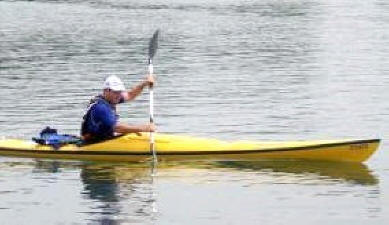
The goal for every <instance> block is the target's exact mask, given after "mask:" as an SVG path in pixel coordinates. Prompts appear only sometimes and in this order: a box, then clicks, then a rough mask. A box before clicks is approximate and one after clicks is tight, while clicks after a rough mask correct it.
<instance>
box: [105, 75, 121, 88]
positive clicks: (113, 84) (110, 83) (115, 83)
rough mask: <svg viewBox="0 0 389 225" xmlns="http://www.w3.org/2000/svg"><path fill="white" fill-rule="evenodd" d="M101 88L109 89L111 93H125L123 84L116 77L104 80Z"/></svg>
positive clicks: (112, 76)
mask: <svg viewBox="0 0 389 225" xmlns="http://www.w3.org/2000/svg"><path fill="white" fill-rule="evenodd" d="M103 88H104V89H111V90H113V91H125V90H126V88H125V87H124V84H123V82H122V81H121V80H120V78H119V77H117V76H115V75H111V76H109V77H107V78H106V79H105V81H104V85H103Z"/></svg>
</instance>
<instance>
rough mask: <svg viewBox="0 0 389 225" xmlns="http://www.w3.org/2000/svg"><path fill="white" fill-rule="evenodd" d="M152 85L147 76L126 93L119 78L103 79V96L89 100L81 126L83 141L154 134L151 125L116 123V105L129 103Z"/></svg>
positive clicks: (152, 82)
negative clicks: (147, 133) (145, 133)
mask: <svg viewBox="0 0 389 225" xmlns="http://www.w3.org/2000/svg"><path fill="white" fill-rule="evenodd" d="M153 84H154V77H153V76H152V75H149V76H148V77H147V78H146V79H145V80H144V81H142V82H141V83H139V84H138V85H137V86H135V87H133V88H132V89H131V90H130V91H126V89H125V87H124V84H123V82H122V81H121V80H120V78H119V77H117V76H115V75H112V76H109V77H107V78H106V79H105V81H104V85H103V94H102V95H99V96H96V97H94V98H93V99H91V101H90V103H89V106H88V109H87V112H86V113H85V115H84V117H83V121H82V125H81V136H82V138H83V140H85V141H97V140H104V139H107V138H110V137H113V136H115V135H116V134H128V133H139V132H154V131H155V126H154V124H153V123H149V124H142V125H128V124H124V123H120V122H119V121H118V119H119V116H118V115H117V114H116V105H117V104H120V103H124V102H127V101H131V100H133V99H135V98H136V97H137V96H138V95H139V94H140V93H142V91H143V89H144V88H145V87H147V86H148V87H150V86H152V85H153Z"/></svg>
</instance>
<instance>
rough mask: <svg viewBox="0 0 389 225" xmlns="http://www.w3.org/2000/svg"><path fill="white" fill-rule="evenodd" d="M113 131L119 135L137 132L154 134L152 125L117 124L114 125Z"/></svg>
mask: <svg viewBox="0 0 389 225" xmlns="http://www.w3.org/2000/svg"><path fill="white" fill-rule="evenodd" d="M114 131H115V132H116V133H120V134H128V133H139V132H154V131H155V126H154V124H145V125H128V124H123V123H117V124H116V125H115V128H114Z"/></svg>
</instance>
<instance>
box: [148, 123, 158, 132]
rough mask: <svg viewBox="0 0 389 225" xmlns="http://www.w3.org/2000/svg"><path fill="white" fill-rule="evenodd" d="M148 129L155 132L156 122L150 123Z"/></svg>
mask: <svg viewBox="0 0 389 225" xmlns="http://www.w3.org/2000/svg"><path fill="white" fill-rule="evenodd" d="M147 129H148V130H147V131H148V132H155V130H156V127H155V124H154V123H150V124H149V125H147Z"/></svg>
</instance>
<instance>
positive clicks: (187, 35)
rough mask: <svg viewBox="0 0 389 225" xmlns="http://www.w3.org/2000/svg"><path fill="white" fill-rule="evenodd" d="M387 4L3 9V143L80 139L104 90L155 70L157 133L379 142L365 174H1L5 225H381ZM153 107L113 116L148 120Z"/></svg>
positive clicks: (289, 167) (56, 169) (43, 166)
mask: <svg viewBox="0 0 389 225" xmlns="http://www.w3.org/2000/svg"><path fill="white" fill-rule="evenodd" d="M388 24H389V3H388V2H387V1H386V0H372V1H364V0H261V1H259V0H234V1H233V0H218V1H205V0H197V1H194V0H185V1H172V0H157V1H148V0H147V1H132V0H120V1H118V0H100V1H99V0H96V1H81V0H72V1H54V0H53V1H0V96H1V99H0V136H1V137H19V138H24V139H30V138H31V137H32V136H35V135H36V134H37V133H38V132H39V131H40V130H41V129H42V128H44V127H45V126H46V125H50V126H53V127H55V128H57V129H58V130H60V131H61V132H66V133H71V134H78V129H79V126H80V122H81V117H82V115H83V113H84V109H85V107H86V103H87V101H88V99H89V98H90V97H91V96H93V95H95V94H97V93H99V92H100V90H101V86H102V81H103V79H104V77H106V76H107V75H111V74H115V75H118V76H120V77H121V78H122V79H123V80H124V81H125V83H126V85H127V86H128V87H131V86H132V85H135V84H136V83H137V82H138V81H139V80H141V79H142V78H143V77H144V74H145V73H146V65H145V63H146V58H147V57H146V54H147V44H148V40H149V38H150V36H151V35H152V33H153V32H154V30H155V29H157V28H159V29H161V39H160V49H159V51H158V55H157V58H156V59H155V72H156V73H157V79H158V83H157V86H156V89H155V98H156V100H155V101H156V102H155V104H156V106H155V108H156V109H155V111H156V112H155V114H156V115H155V117H156V121H157V124H158V130H159V131H160V132H169V133H186V134H192V135H196V136H206V137H215V138H220V139H226V140H233V139H250V140H295V139H325V138H345V137H348V138H382V139H383V144H382V145H381V146H380V149H379V151H378V152H377V153H376V154H375V155H374V156H373V157H372V158H371V159H370V160H369V161H368V162H367V163H365V164H357V165H355V164H348V163H324V162H304V161H286V162H271V161H270V162H268V161H265V162H256V163H245V162H229V163H226V162H214V163H204V162H196V163H191V164H188V163H186V164H161V165H159V168H158V172H157V175H156V176H155V177H152V176H150V172H151V171H150V165H148V164H109V163H92V162H70V161H52V160H33V159H18V158H7V157H1V158H0V168H1V169H0V218H1V219H2V221H4V223H6V224H334V223H336V224H387V221H389V216H388V215H389V214H388V211H389V208H388V206H389V166H388V165H389V160H388V153H387V152H385V150H386V148H387V147H388V144H387V141H388V139H389V128H388V124H389V102H388V99H389V91H388V90H387V89H388V86H389V63H388V58H389V25H388ZM147 101H148V95H147V92H145V93H144V94H143V95H142V96H140V97H139V98H138V99H137V101H135V102H132V103H131V104H126V105H123V106H120V109H119V110H120V113H121V120H122V121H125V122H128V123H143V122H146V121H147V120H148V105H147Z"/></svg>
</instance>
